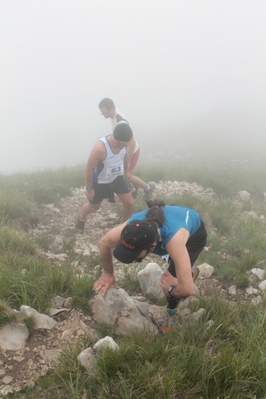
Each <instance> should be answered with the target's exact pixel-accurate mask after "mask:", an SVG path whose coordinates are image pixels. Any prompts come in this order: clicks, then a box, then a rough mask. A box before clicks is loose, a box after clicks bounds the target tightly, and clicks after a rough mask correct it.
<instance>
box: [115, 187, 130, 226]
mask: <svg viewBox="0 0 266 399" xmlns="http://www.w3.org/2000/svg"><path fill="white" fill-rule="evenodd" d="M117 195H118V197H119V198H120V200H121V202H122V218H123V220H127V219H128V218H129V217H130V216H131V214H132V209H133V198H132V195H131V193H127V194H117Z"/></svg>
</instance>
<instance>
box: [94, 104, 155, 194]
mask: <svg viewBox="0 0 266 399" xmlns="http://www.w3.org/2000/svg"><path fill="white" fill-rule="evenodd" d="M99 109H100V111H101V114H102V115H103V116H104V117H105V118H106V119H108V118H110V119H111V123H112V130H114V128H115V126H116V125H117V123H119V122H121V121H125V122H127V123H128V124H129V122H128V120H127V118H126V117H125V115H123V113H122V112H121V111H120V110H118V109H116V108H115V104H114V102H113V100H111V99H110V98H103V99H102V100H101V101H100V103H99ZM139 153H140V148H139V144H138V142H137V141H136V140H135V138H134V137H132V140H131V142H130V143H129V145H128V146H127V154H128V160H129V165H128V173H127V174H125V177H126V179H127V180H128V181H129V183H130V186H131V191H132V196H133V197H135V196H136V195H137V190H138V188H139V187H140V188H142V189H143V191H144V195H145V198H146V199H148V198H149V197H150V196H151V194H152V193H153V191H154V189H155V185H154V184H153V183H151V184H147V183H145V182H144V181H143V180H141V179H140V178H139V177H137V176H134V175H132V172H133V170H134V169H135V167H136V164H137V161H138V158H139Z"/></svg>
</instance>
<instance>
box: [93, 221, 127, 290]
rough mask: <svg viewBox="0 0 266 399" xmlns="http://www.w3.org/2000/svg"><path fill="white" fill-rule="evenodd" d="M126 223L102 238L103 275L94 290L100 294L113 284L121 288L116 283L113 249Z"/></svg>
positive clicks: (94, 285)
mask: <svg viewBox="0 0 266 399" xmlns="http://www.w3.org/2000/svg"><path fill="white" fill-rule="evenodd" d="M125 224H126V223H123V224H122V225H119V226H117V227H115V228H114V229H112V230H110V231H108V233H107V234H105V235H104V236H103V237H102V238H101V240H100V257H101V260H102V263H103V269H104V271H103V273H102V275H101V277H100V278H99V279H98V280H97V281H96V282H95V283H94V284H93V290H94V291H95V292H96V294H98V293H99V292H100V291H101V293H102V294H103V295H105V294H106V293H107V291H108V289H109V288H110V287H111V286H112V285H113V286H114V287H115V288H119V286H118V285H117V283H116V280H115V275H114V266H113V255H112V250H113V248H114V247H115V246H116V244H117V242H118V241H119V239H120V236H121V231H122V230H123V228H124V227H125Z"/></svg>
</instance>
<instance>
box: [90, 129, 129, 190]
mask: <svg viewBox="0 0 266 399" xmlns="http://www.w3.org/2000/svg"><path fill="white" fill-rule="evenodd" d="M107 137H109V136H106V137H102V138H101V139H100V140H99V141H101V142H102V143H103V144H104V146H105V150H106V157H105V159H104V160H103V161H99V162H98V165H97V166H96V167H95V168H94V170H93V181H94V182H96V183H100V184H107V183H112V181H114V180H115V178H116V177H117V176H122V175H123V174H124V158H125V155H126V147H124V148H122V150H120V151H119V153H118V154H115V153H114V152H113V150H112V148H111V147H110V145H109V143H108V141H107Z"/></svg>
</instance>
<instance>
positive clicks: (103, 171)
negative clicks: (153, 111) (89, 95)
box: [76, 121, 133, 231]
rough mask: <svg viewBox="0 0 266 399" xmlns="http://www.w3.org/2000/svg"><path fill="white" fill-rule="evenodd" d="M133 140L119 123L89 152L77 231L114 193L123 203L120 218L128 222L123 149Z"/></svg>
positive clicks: (129, 205)
mask: <svg viewBox="0 0 266 399" xmlns="http://www.w3.org/2000/svg"><path fill="white" fill-rule="evenodd" d="M132 137H133V134H132V130H131V128H130V126H129V125H128V123H127V122H125V121H121V122H119V123H118V124H117V125H116V127H115V129H114V131H113V134H110V135H109V136H106V137H103V138H101V139H100V140H99V141H97V143H96V144H95V146H94V147H93V148H92V150H91V153H90V155H89V158H88V162H87V165H86V169H85V179H86V196H87V199H88V202H86V203H85V204H84V205H83V207H82V209H81V211H80V213H79V215H78V219H77V222H76V229H77V230H79V231H83V230H84V226H85V222H86V217H87V216H88V215H89V214H90V213H92V212H96V211H97V210H98V209H99V208H100V206H101V203H102V201H103V199H104V198H107V199H108V200H109V202H115V201H114V193H116V194H117V195H118V197H119V198H120V200H121V202H122V218H123V220H127V219H128V218H129V216H130V215H131V213H132V207H133V199H132V195H131V192H130V189H129V187H128V184H127V181H126V179H125V177H124V174H125V173H127V168H128V159H127V157H128V156H127V151H126V148H127V146H128V145H129V143H130V141H131V139H132Z"/></svg>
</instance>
